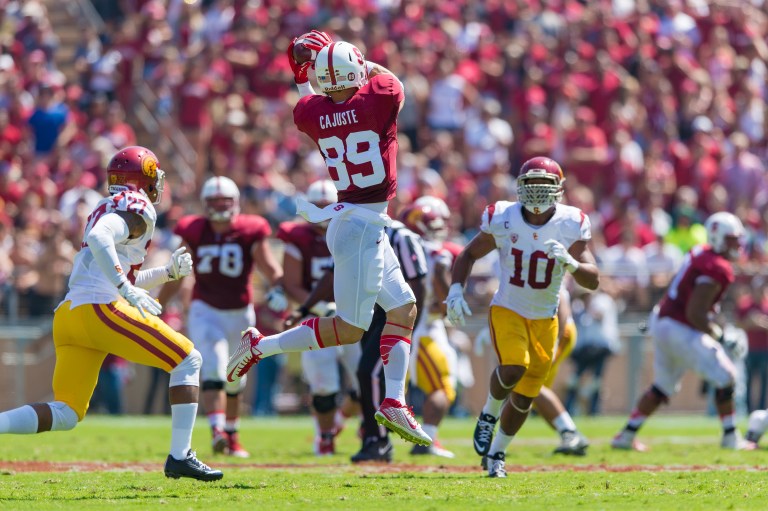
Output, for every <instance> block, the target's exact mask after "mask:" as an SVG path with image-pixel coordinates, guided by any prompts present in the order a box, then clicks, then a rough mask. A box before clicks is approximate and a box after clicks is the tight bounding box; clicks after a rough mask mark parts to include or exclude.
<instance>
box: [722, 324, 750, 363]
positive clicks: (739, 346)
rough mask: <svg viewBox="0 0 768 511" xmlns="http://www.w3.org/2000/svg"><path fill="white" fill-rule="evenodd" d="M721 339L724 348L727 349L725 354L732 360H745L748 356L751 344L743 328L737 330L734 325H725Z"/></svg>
mask: <svg viewBox="0 0 768 511" xmlns="http://www.w3.org/2000/svg"><path fill="white" fill-rule="evenodd" d="M720 339H721V341H720V342H721V343H722V345H723V348H725V352H726V353H727V354H728V357H730V358H731V360H743V359H744V358H745V357H746V356H747V352H748V351H749V343H748V340H747V334H746V333H745V332H744V330H742V329H741V328H736V327H735V326H733V325H725V328H723V335H722V336H721V338H720Z"/></svg>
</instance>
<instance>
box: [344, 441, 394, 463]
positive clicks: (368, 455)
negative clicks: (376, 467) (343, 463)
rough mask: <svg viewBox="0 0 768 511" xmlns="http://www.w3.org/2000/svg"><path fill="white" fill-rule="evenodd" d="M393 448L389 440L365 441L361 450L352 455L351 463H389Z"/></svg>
mask: <svg viewBox="0 0 768 511" xmlns="http://www.w3.org/2000/svg"><path fill="white" fill-rule="evenodd" d="M394 450H395V449H394V447H392V443H391V442H390V441H389V438H379V439H373V438H370V439H366V441H365V443H364V444H363V448H362V449H360V451H358V452H357V453H356V454H354V455H353V456H352V457H351V458H350V459H351V460H352V463H361V462H365V461H378V462H384V463H389V462H390V461H392V455H393V453H394Z"/></svg>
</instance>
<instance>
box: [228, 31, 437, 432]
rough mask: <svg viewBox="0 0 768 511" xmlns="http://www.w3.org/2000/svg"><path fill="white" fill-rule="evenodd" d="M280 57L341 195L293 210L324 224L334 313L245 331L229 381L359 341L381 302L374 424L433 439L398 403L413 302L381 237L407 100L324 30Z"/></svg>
mask: <svg viewBox="0 0 768 511" xmlns="http://www.w3.org/2000/svg"><path fill="white" fill-rule="evenodd" d="M299 43H300V44H301V45H303V46H304V47H305V48H309V49H310V50H312V52H313V53H312V54H313V55H316V60H315V62H314V69H315V74H316V76H317V82H318V85H319V86H320V89H322V91H323V93H324V94H315V92H314V90H313V88H312V85H311V84H310V83H309V80H308V77H307V70H308V68H309V66H311V65H312V62H311V60H307V61H305V62H301V63H299V62H296V60H295V58H294V52H293V48H294V46H295V45H297V44H299ZM314 52H316V53H314ZM286 54H287V55H286V56H287V58H288V62H289V64H290V66H291V69H292V70H293V72H294V79H295V81H296V85H297V86H298V88H299V93H300V95H301V99H299V101H298V103H297V104H296V106H295V107H294V110H293V119H294V122H295V124H296V127H297V128H298V129H299V130H300V131H302V132H304V133H306V134H307V135H308V136H309V137H310V138H311V139H312V141H313V142H314V143H315V144H317V148H318V149H319V150H320V153H321V154H322V155H323V158H324V159H325V163H326V166H327V167H328V173H329V174H330V178H331V180H332V181H333V184H334V186H335V187H336V189H337V190H338V192H339V193H338V200H339V202H338V203H333V204H331V205H329V206H326V207H324V208H322V209H320V208H318V207H317V206H315V205H313V204H310V203H308V202H306V201H302V200H299V201H298V204H297V210H298V213H299V214H300V215H301V216H303V217H304V218H305V219H306V220H308V221H310V222H312V223H318V222H323V221H326V220H330V223H329V224H328V230H327V232H326V242H327V244H328V249H329V250H330V252H331V255H332V256H333V260H334V263H335V266H336V271H335V272H334V282H333V287H334V296H335V300H336V317H333V318H312V319H309V320H307V321H305V322H304V323H302V324H301V325H299V326H298V327H295V328H292V329H290V330H288V331H286V332H283V333H281V334H277V335H274V336H270V337H262V336H261V334H260V333H259V332H258V331H257V330H255V329H251V330H249V331H248V332H247V333H246V335H245V336H244V337H243V342H242V344H241V346H240V348H239V349H238V351H237V352H236V353H235V355H234V356H233V357H232V358H231V359H230V363H229V367H228V377H229V379H230V380H236V379H237V378H240V377H242V375H244V374H245V373H246V372H247V371H248V369H249V368H250V367H251V366H252V365H253V364H255V363H257V362H258V361H259V360H261V359H262V358H264V357H268V356H271V355H274V354H277V353H282V352H289V351H306V350H310V349H321V348H324V347H330V346H337V345H341V344H353V343H356V342H358V341H359V340H360V338H361V337H362V335H363V333H364V332H365V331H366V330H367V329H368V327H369V326H370V324H371V321H372V319H373V307H374V305H375V304H376V303H378V304H379V305H380V306H381V307H382V308H383V309H384V310H385V311H386V312H387V323H386V325H385V327H384V331H383V333H382V335H381V341H380V352H381V358H382V362H383V363H384V379H385V381H386V397H385V399H384V400H383V401H382V403H381V406H380V407H379V410H378V411H377V412H376V420H377V421H378V422H379V423H380V424H383V425H384V426H386V427H387V428H389V429H391V430H393V431H394V432H396V433H397V434H399V435H400V436H402V437H403V438H405V439H406V440H409V441H411V442H414V443H417V444H422V445H429V444H431V443H432V439H431V438H430V437H429V435H427V434H426V433H424V431H423V430H422V428H421V426H420V425H419V423H418V422H416V420H415V419H414V417H413V415H412V414H411V412H410V410H409V409H408V408H407V407H406V406H405V377H406V373H407V370H408V362H409V353H410V343H411V341H410V339H411V335H412V331H413V325H414V321H415V319H416V305H415V302H416V297H415V296H414V294H413V291H411V288H410V287H409V286H408V284H407V283H406V281H405V278H404V277H403V273H402V271H401V269H400V265H399V264H398V262H397V258H396V257H395V254H394V252H393V250H392V247H391V246H390V244H389V239H388V238H387V236H385V234H384V228H385V227H387V226H388V225H389V224H390V223H391V219H390V218H389V216H388V215H387V207H388V204H389V200H391V199H392V198H393V197H394V196H395V192H396V190H397V170H396V166H395V165H396V159H397V115H398V113H399V112H400V109H401V108H402V106H403V101H404V99H405V97H404V94H403V86H402V84H401V83H400V81H399V80H398V79H397V78H396V77H395V75H393V74H392V73H391V72H390V71H388V70H386V69H385V68H383V67H381V66H378V65H376V64H372V63H370V62H366V61H365V59H364V58H363V54H362V53H361V52H360V50H359V49H358V48H356V47H355V46H353V45H351V44H349V43H347V42H344V41H337V42H333V41H331V39H330V37H328V35H327V34H325V33H323V32H317V31H313V32H311V33H309V34H304V35H303V36H301V37H299V38H297V39H294V40H293V41H292V42H291V44H290V45H289V47H288V48H287V52H286Z"/></svg>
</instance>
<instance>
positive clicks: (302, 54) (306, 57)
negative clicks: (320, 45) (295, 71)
mask: <svg viewBox="0 0 768 511" xmlns="http://www.w3.org/2000/svg"><path fill="white" fill-rule="evenodd" d="M314 53H315V52H314V51H312V50H311V49H310V48H307V47H306V46H304V44H303V43H301V42H299V41H297V42H296V44H295V45H294V46H293V59H294V60H295V61H296V63H297V64H303V63H305V62H308V61H310V60H313V59H314V57H315V55H314Z"/></svg>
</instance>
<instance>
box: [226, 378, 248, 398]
mask: <svg viewBox="0 0 768 511" xmlns="http://www.w3.org/2000/svg"><path fill="white" fill-rule="evenodd" d="M247 381H248V375H245V376H243V377H242V378H240V380H238V381H235V382H231V381H228V382H224V392H226V393H227V395H228V396H237V395H238V394H240V393H241V392H242V391H243V389H244V388H245V383H246V382H247Z"/></svg>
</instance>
